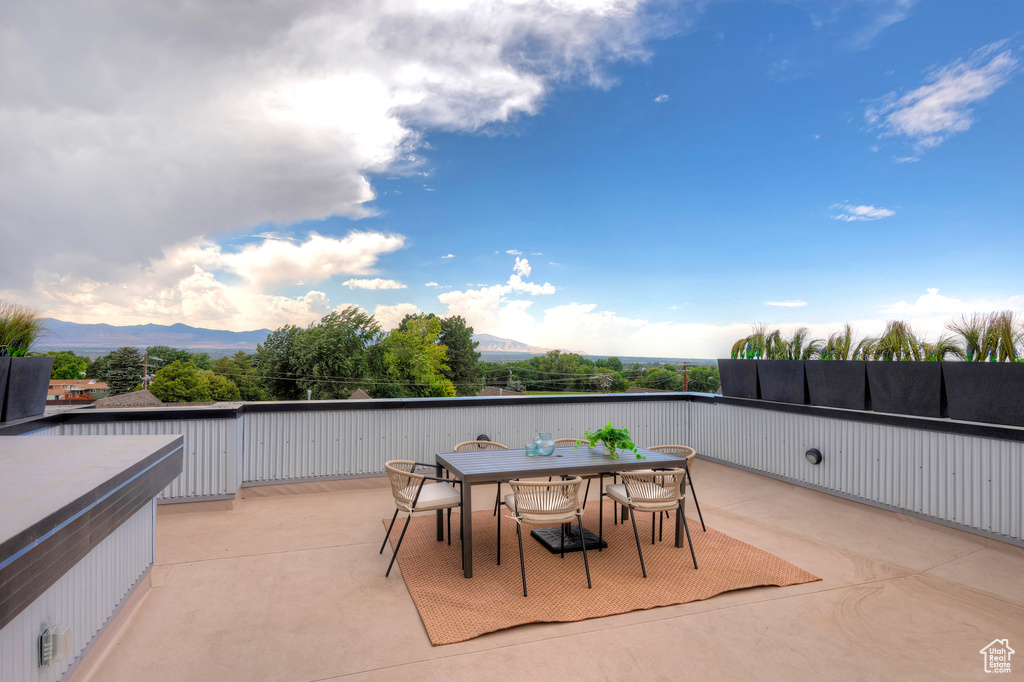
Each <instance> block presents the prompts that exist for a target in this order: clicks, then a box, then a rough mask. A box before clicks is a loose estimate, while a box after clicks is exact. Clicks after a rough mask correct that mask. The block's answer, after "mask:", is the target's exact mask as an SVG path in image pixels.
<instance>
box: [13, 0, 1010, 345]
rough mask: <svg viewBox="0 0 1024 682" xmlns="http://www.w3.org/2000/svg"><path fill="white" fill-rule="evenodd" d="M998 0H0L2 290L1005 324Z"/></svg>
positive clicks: (381, 311) (680, 338)
mask: <svg viewBox="0 0 1024 682" xmlns="http://www.w3.org/2000/svg"><path fill="white" fill-rule="evenodd" d="M1022 55H1024V2H1020V1H1019V0H973V1H972V2H962V1H950V2H943V1H929V0H921V1H916V0H828V1H823V2H813V1H810V0H808V1H801V0H787V1H779V2H769V1H767V0H765V1H758V2H741V1H726V0H721V1H718V0H700V1H686V0H680V1H679V2H662V1H659V2H643V1H642V0H544V1H540V0H518V1H515V2H483V1H481V2H469V1H462V0H450V1H448V2H442V1H440V0H420V1H419V2H416V1H413V0H369V1H365V2H361V1H352V0H350V1H346V2H330V1H325V0H317V1H312V0H309V1H302V0H290V1H287V2H285V1H277V0H263V1H254V2H248V3H228V2H206V3H180V2H176V1H175V2H171V1H163V0H153V1H152V2H147V3H137V2H128V1H120V2H119V1H117V0H114V1H112V2H111V1H105V2H88V1H77V2H76V1H70V2H53V1H45V0H43V1H39V0H36V1H29V0H8V2H5V3H4V5H3V8H2V9H0V298H6V299H9V300H13V301H16V302H19V303H22V304H27V305H30V306H34V307H35V308H37V309H38V310H40V311H43V312H45V313H46V314H47V315H48V316H52V317H56V318H58V319H62V320H67V321H73V322H86V323H98V322H105V323H109V324H114V325H129V324H145V323H157V324H172V323H176V322H183V323H186V324H190V325H193V326H201V327H208V328H212V329H230V330H236V331H241V330H250V329H260V328H270V329H273V328H277V327H279V326H281V325H284V324H298V325H303V326H304V325H306V324H308V323H310V322H311V321H314V320H316V319H318V318H319V317H321V316H322V315H324V314H326V313H328V312H330V311H331V310H334V309H337V308H343V307H345V306H347V305H356V306H359V307H361V308H363V309H364V310H366V311H368V312H370V313H373V314H374V315H375V316H376V318H377V320H378V321H379V322H380V323H381V326H382V327H383V328H384V329H389V328H392V327H394V326H395V325H396V324H397V323H398V322H399V321H400V320H401V319H402V317H403V316H404V315H405V314H406V313H410V312H432V313H436V314H438V315H442V316H447V315H453V314H457V315H462V316H463V317H464V318H466V320H467V323H468V324H470V325H471V326H472V327H473V328H474V330H475V331H476V332H482V333H488V334H493V335H496V336H500V337H504V338H510V339H515V340H518V341H521V342H524V343H528V344H531V345H537V346H543V347H550V348H563V349H568V350H572V351H580V352H585V353H589V354H601V355H628V356H658V357H691V358H700V357H703V358H713V357H725V356H727V353H728V351H729V348H730V347H731V346H732V343H733V341H735V340H736V339H737V338H740V337H742V336H745V335H746V334H748V333H749V332H750V328H751V325H754V324H757V323H767V324H768V325H770V326H771V327H773V328H774V327H781V328H782V329H783V330H784V331H787V330H792V329H794V328H796V327H798V326H808V327H809V328H810V329H811V331H812V333H813V334H814V335H817V336H827V335H828V333H829V332H831V331H835V330H838V328H839V327H840V325H842V324H844V323H847V322H848V323H851V324H852V325H853V326H854V328H855V330H856V331H857V332H858V333H859V334H874V333H878V332H880V331H881V330H882V328H883V327H884V325H885V322H886V320H892V319H902V320H909V321H910V322H911V323H912V325H913V326H914V328H915V329H916V330H918V331H919V332H921V333H923V334H924V335H925V336H926V337H928V338H929V339H934V338H936V337H937V336H938V335H939V334H940V333H941V332H942V330H943V325H944V323H945V322H947V321H949V320H951V319H954V318H956V317H959V316H960V315H962V314H966V313H972V312H987V311H994V310H1007V309H1009V310H1015V311H1017V312H1018V313H1020V314H1022V315H1024V275H1022V265H1024V259H1022V256H1021V254H1022V253H1024V226H1022V218H1021V216H1022V215H1024V126H1022V125H1021V122H1022V109H1024V106H1022V105H1024V74H1022V73H1021V70H1022V65H1024V62H1022Z"/></svg>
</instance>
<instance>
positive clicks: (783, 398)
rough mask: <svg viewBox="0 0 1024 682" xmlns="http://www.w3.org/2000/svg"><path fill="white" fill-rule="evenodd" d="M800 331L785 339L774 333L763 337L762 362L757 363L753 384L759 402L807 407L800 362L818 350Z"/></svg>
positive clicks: (816, 341) (818, 343) (806, 333)
mask: <svg viewBox="0 0 1024 682" xmlns="http://www.w3.org/2000/svg"><path fill="white" fill-rule="evenodd" d="M809 335H810V330H808V329H807V328H806V327H800V328H799V329H797V330H795V331H794V332H793V334H792V335H791V336H789V337H788V338H786V337H784V336H783V335H782V333H781V332H780V331H779V330H778V329H776V330H775V331H773V332H772V333H771V334H768V335H767V336H766V337H765V359H764V360H758V361H757V384H758V387H759V390H760V393H761V399H762V400H773V401H775V402H780V403H796V404H798V405H806V404H807V381H806V378H805V373H804V362H805V361H806V360H810V359H811V358H813V357H815V356H816V355H817V354H818V352H819V351H820V350H821V347H822V342H821V340H819V339H810V338H808V337H809Z"/></svg>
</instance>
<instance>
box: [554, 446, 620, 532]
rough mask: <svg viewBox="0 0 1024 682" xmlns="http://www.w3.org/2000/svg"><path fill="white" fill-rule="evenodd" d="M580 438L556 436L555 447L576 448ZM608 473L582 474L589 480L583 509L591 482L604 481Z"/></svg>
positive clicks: (584, 495) (585, 479)
mask: <svg viewBox="0 0 1024 682" xmlns="http://www.w3.org/2000/svg"><path fill="white" fill-rule="evenodd" d="M580 440H582V439H580V438H556V439H555V447H556V448H574V447H576V443H579V442H580ZM584 442H586V441H584ZM581 447H582V446H581ZM608 475H609V474H581V475H580V478H582V479H583V480H584V481H586V482H587V489H586V490H585V491H584V492H583V511H587V497H588V496H589V495H590V482H591V481H593V480H596V479H601V480H602V481H603V480H604V478H603V476H608ZM548 480H551V479H548ZM601 497H604V490H603V486H602V490H601ZM601 502H604V500H601ZM603 508H604V507H603V506H602V509H603ZM598 551H601V550H600V548H598Z"/></svg>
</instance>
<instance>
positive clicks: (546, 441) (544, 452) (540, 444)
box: [533, 433, 555, 457]
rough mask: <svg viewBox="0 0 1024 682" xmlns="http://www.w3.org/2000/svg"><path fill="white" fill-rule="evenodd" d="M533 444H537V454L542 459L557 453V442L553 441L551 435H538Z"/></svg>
mask: <svg viewBox="0 0 1024 682" xmlns="http://www.w3.org/2000/svg"><path fill="white" fill-rule="evenodd" d="M533 442H534V443H536V444H537V454H538V455H540V456H542V457H547V456H548V455H550V454H551V453H552V452H554V451H555V441H553V440H551V434H550V433H538V434H537V437H536V438H534V439H533Z"/></svg>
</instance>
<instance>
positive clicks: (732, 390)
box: [718, 360, 761, 399]
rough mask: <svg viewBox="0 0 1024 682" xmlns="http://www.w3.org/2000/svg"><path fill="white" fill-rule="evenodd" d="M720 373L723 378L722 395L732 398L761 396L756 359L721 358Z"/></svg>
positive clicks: (719, 362)
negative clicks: (758, 386)
mask: <svg viewBox="0 0 1024 682" xmlns="http://www.w3.org/2000/svg"><path fill="white" fill-rule="evenodd" d="M718 373H719V376H721V378H722V395H727V396H730V397H732V398H754V399H757V398H760V397H761V394H760V391H758V388H757V361H756V360H719V361H718Z"/></svg>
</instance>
